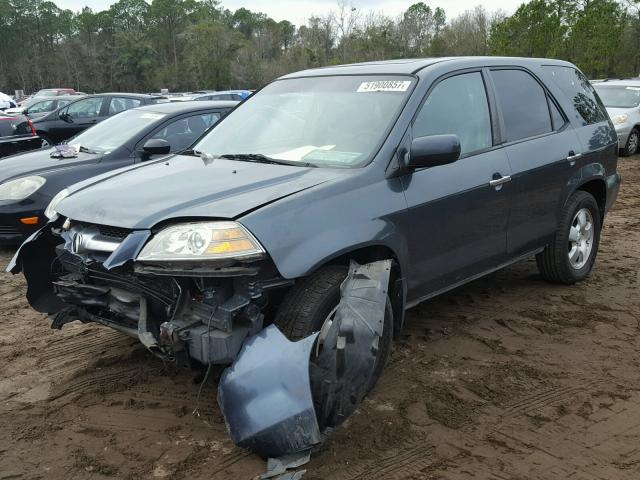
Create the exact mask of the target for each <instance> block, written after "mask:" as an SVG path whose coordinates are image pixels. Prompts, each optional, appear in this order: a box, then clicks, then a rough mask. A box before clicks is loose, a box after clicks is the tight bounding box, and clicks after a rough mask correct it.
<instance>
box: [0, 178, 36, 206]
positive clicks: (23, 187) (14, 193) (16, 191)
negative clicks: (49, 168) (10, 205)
mask: <svg viewBox="0 0 640 480" xmlns="http://www.w3.org/2000/svg"><path fill="white" fill-rule="evenodd" d="M46 182H47V181H46V180H45V179H44V178H42V177H38V176H37V175H33V176H31V177H22V178H17V179H15V180H11V181H9V182H7V183H3V184H2V185H0V200H15V201H20V200H24V199H25V198H27V197H28V196H29V195H31V194H33V193H35V192H36V191H37V190H38V189H39V188H41V187H42V186H43V185H44V184H45V183H46Z"/></svg>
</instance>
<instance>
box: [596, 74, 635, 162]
mask: <svg viewBox="0 0 640 480" xmlns="http://www.w3.org/2000/svg"><path fill="white" fill-rule="evenodd" d="M593 86H594V87H595V89H596V91H597V92H598V95H600V98H601V99H602V103H604V106H605V107H607V112H609V116H610V117H611V120H612V121H613V124H614V125H615V127H616V133H617V134H618V146H619V147H620V152H621V154H622V155H624V156H630V155H635V154H636V153H638V152H639V148H640V78H637V79H632V80H607V81H602V82H599V83H596V84H594V85H593Z"/></svg>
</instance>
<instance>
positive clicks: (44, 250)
mask: <svg viewBox="0 0 640 480" xmlns="http://www.w3.org/2000/svg"><path fill="white" fill-rule="evenodd" d="M617 150H618V139H617V136H616V132H615V130H614V127H613V124H612V123H611V121H610V119H609V117H608V115H607V112H606V111H605V109H604V106H603V105H602V104H601V102H600V100H599V98H598V96H597V94H596V93H595V91H594V90H593V87H592V86H591V84H590V83H589V81H588V80H587V79H586V78H585V76H584V75H583V74H582V73H581V72H580V71H579V70H578V69H577V68H576V67H575V66H574V65H572V64H570V63H566V62H561V61H557V60H540V59H518V58H482V57H476V58H438V59H420V60H395V61H388V62H377V63H365V64H356V65H346V66H335V67H328V68H322V69H316V70H307V71H303V72H298V73H294V74H291V75H287V76H285V77H282V78H280V79H278V80H276V81H274V82H272V83H271V84H269V85H267V86H266V87H265V88H263V89H262V90H261V91H259V92H257V93H255V94H254V95H252V96H251V97H250V98H249V99H247V100H246V101H245V102H243V103H241V104H240V105H239V106H238V107H237V108H236V109H234V110H233V111H232V112H231V113H230V114H229V115H228V116H227V117H225V118H224V119H223V120H222V121H221V122H220V123H218V124H217V125H216V126H215V127H214V128H213V129H212V130H210V131H208V132H207V133H206V134H205V135H204V136H203V137H201V138H200V139H199V140H198V141H197V142H196V143H195V144H194V145H193V147H192V148H191V150H188V151H184V152H180V153H178V154H176V155H173V156H170V157H165V158H160V159H158V160H150V161H149V162H147V163H146V164H145V165H136V166H133V167H131V168H129V169H121V170H116V171H113V172H108V173H105V174H103V175H101V176H100V177H97V178H94V179H90V180H87V181H85V182H83V183H80V184H76V185H75V186H73V187H71V188H69V189H68V190H63V191H62V192H61V193H60V194H58V195H57V196H56V197H54V199H53V200H52V202H51V204H50V206H49V208H48V212H49V214H50V218H51V221H50V223H49V225H48V226H46V227H45V228H43V229H42V230H40V231H39V232H38V233H36V234H34V236H32V237H31V238H30V239H29V240H28V241H27V242H25V243H24V244H23V245H22V247H21V248H20V250H19V251H18V252H17V253H16V255H15V257H14V259H13V261H12V263H11V264H10V265H9V267H8V269H9V270H10V271H11V272H14V273H18V272H21V271H22V272H23V273H24V275H25V277H26V279H27V281H28V284H29V289H28V299H29V301H30V303H31V305H32V306H33V307H34V308H36V309H37V310H39V311H41V312H46V313H49V314H51V315H52V316H53V325H54V326H55V327H57V328H60V327H62V326H63V325H64V324H66V323H68V322H72V321H76V320H80V321H82V322H97V323H100V324H103V325H106V326H109V327H111V328H115V329H118V330H120V331H122V332H125V333H127V334H129V335H132V336H133V337H135V338H138V339H139V340H140V341H141V343H142V344H143V345H145V346H146V347H147V348H148V349H149V350H150V351H152V352H153V353H155V354H156V355H158V356H160V357H162V358H164V359H172V360H174V359H175V360H177V361H179V362H184V363H194V361H195V362H198V363H200V364H205V365H207V364H209V365H211V364H229V363H233V366H232V367H230V368H229V369H228V370H227V374H226V375H225V377H224V378H223V379H222V380H221V383H220V389H219V401H220V403H221V406H222V409H223V412H224V413H225V418H226V419H227V423H228V425H229V428H230V431H231V434H232V437H233V438H234V440H236V441H237V442H238V443H239V444H240V445H244V446H247V448H252V449H254V450H257V451H259V452H262V453H265V454H268V455H274V454H282V453H283V452H286V451H287V448H284V449H280V448H274V447H273V443H272V442H270V441H265V440H264V439H265V435H264V432H267V431H268V430H269V429H270V428H271V427H272V426H274V425H277V424H278V420H277V419H274V415H280V414H281V415H284V416H285V417H286V416H287V415H288V414H289V413H295V412H297V411H298V410H295V409H294V405H300V404H302V407H304V408H301V410H300V411H302V410H304V415H302V414H301V415H300V416H295V415H294V416H292V417H290V418H289V417H287V422H288V423H287V425H288V427H287V428H286V429H285V430H278V431H280V434H279V435H277V438H279V439H291V438H292V436H294V437H295V438H296V439H299V435H298V434H300V435H302V434H304V433H305V432H307V433H309V432H311V431H312V430H306V429H305V428H304V427H302V426H301V422H302V419H303V418H308V417H307V413H309V412H310V411H313V408H307V407H308V406H309V403H310V397H311V394H309V393H308V390H309V389H308V388H301V387H300V385H298V384H296V385H294V386H291V383H290V382H294V383H295V382H302V383H304V382H308V381H309V380H308V378H309V372H311V373H310V374H311V380H310V382H311V384H312V386H311V390H312V392H313V400H314V405H313V406H314V407H315V412H316V413H317V415H318V423H319V425H320V427H322V428H324V427H327V428H332V427H334V426H336V425H337V424H338V423H340V422H342V421H343V420H344V419H345V418H346V417H347V416H348V412H351V411H353V408H352V407H353V405H352V404H357V402H358V401H360V399H361V398H362V397H361V395H363V394H364V393H366V392H367V391H369V389H370V388H371V387H372V386H373V384H374V383H375V380H376V379H377V378H378V376H379V375H380V373H381V371H382V368H383V366H384V363H385V359H386V357H387V355H388V353H389V350H390V344H391V341H392V338H393V336H394V334H397V333H398V332H399V331H400V329H401V328H402V324H403V321H404V317H405V311H406V310H407V309H408V308H410V307H412V306H414V305H417V304H418V303H420V302H422V301H424V300H426V299H429V298H431V297H433V296H435V295H438V294H440V293H442V292H445V291H447V290H450V289H452V288H455V287H456V286H458V285H462V284H463V283H465V282H469V281H471V280H473V279H476V278H478V277H480V276H482V275H485V274H487V273H490V272H493V271H495V270H497V269H500V268H502V267H504V266H506V265H509V264H512V263H514V262H516V261H519V260H521V259H524V258H527V257H531V256H536V259H537V265H538V268H539V270H540V273H541V275H542V276H543V277H544V278H545V279H547V280H549V281H552V282H556V283H559V284H565V285H566V284H573V283H575V282H578V281H581V280H584V279H585V278H586V277H587V276H588V275H589V273H590V271H591V269H592V268H593V266H594V263H595V260H596V254H597V251H598V245H599V242H600V231H601V228H602V224H603V222H604V220H605V216H606V214H607V212H608V211H609V210H610V209H611V207H612V205H613V204H614V202H615V200H616V196H617V194H618V189H619V185H620V175H619V174H618V172H617ZM345 279H346V280H345ZM372 310H373V312H372ZM265 327H266V328H265ZM316 340H317V345H316V346H313V347H312V345H314V344H315V342H316ZM243 359H244V360H243ZM309 361H311V367H310V366H309ZM349 372H355V373H354V374H353V375H352V376H350V375H351V374H350V373H349ZM345 379H349V381H346V380H345ZM350 379H353V381H350ZM340 382H342V383H340ZM314 385H315V387H314ZM305 392H306V394H305V395H304V398H303V396H302V395H299V394H301V393H305ZM340 392H342V393H340ZM292 396H293V397H295V398H292ZM269 399H271V400H272V401H273V402H275V404H274V405H273V408H269V407H267V406H265V403H264V402H263V401H265V402H267V403H268V401H269ZM336 399H338V400H339V401H338V402H337V403H338V404H339V405H336ZM254 400H255V401H254ZM345 412H346V413H345ZM312 415H313V413H312ZM253 420H255V422H253ZM244 427H247V428H246V429H245V428H244ZM274 428H275V427H274ZM293 432H297V433H296V434H295V435H293ZM314 432H315V433H316V434H317V433H318V431H317V428H316V430H314ZM269 438H273V437H269ZM260 439H262V440H260ZM300 440H301V441H300V442H299V443H298V442H297V440H296V442H293V440H291V441H292V443H295V444H296V447H295V448H296V449H295V450H294V451H299V450H301V449H302V447H301V445H309V444H315V443H316V442H317V441H320V440H319V435H310V436H309V437H305V438H304V439H300ZM257 445H262V446H259V447H258V446H257Z"/></svg>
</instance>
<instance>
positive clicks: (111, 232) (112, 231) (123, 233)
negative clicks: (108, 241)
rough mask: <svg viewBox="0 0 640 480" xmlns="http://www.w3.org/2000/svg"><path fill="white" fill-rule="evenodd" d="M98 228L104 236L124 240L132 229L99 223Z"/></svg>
mask: <svg viewBox="0 0 640 480" xmlns="http://www.w3.org/2000/svg"><path fill="white" fill-rule="evenodd" d="M98 230H99V231H100V235H102V236H104V237H109V238H119V239H120V240H124V239H125V238H127V237H128V236H129V234H130V233H131V230H129V229H127V228H119V227H110V226H109V225H98Z"/></svg>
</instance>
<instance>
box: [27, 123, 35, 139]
mask: <svg viewBox="0 0 640 480" xmlns="http://www.w3.org/2000/svg"><path fill="white" fill-rule="evenodd" d="M27 123H28V124H29V126H30V127H31V133H32V134H33V136H34V137H35V136H36V135H37V133H36V127H34V126H33V122H32V121H31V120H27Z"/></svg>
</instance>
